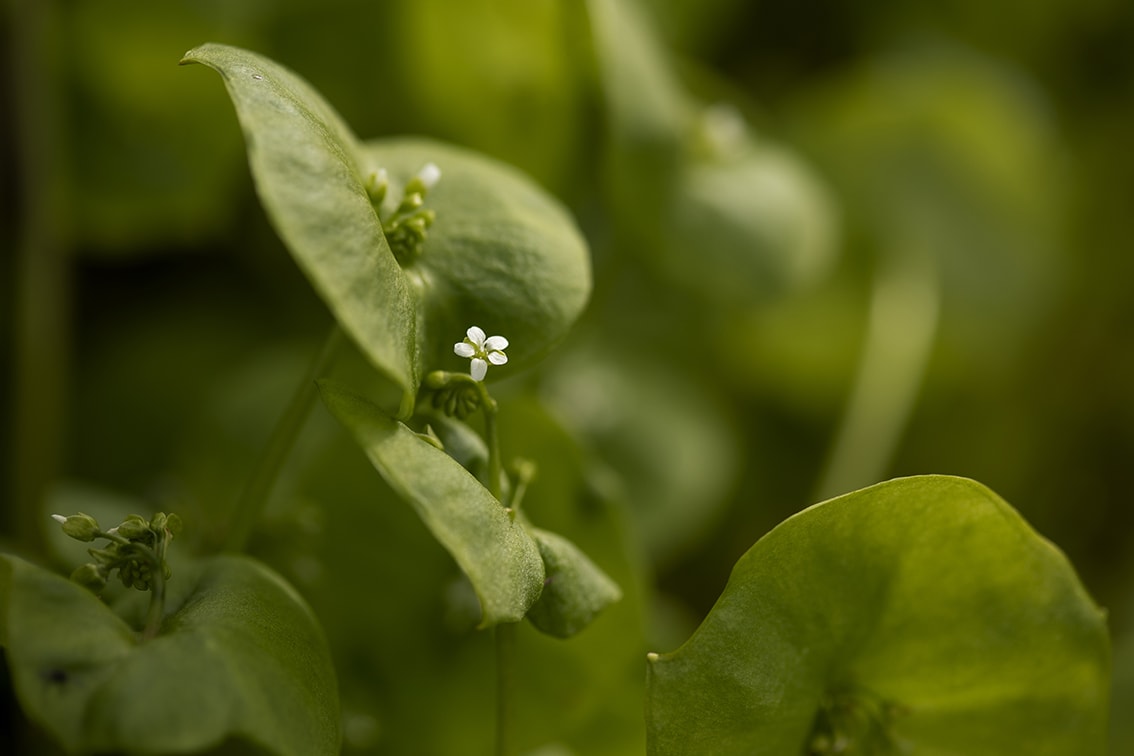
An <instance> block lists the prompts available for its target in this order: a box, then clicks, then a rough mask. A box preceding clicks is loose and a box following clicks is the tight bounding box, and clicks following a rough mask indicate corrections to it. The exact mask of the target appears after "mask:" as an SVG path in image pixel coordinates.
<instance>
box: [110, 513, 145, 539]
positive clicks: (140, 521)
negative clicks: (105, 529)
mask: <svg viewBox="0 0 1134 756" xmlns="http://www.w3.org/2000/svg"><path fill="white" fill-rule="evenodd" d="M115 531H117V533H118V535H120V536H122V537H123V538H128V539H130V540H131V541H133V540H137V539H139V538H145V537H146V535H148V534H149V533H150V524H149V523H148V522H146V520H145V518H144V517H142V516H141V515H136V514H132V515H126V519H125V520H123V521H122V524H121V525H119V526H118V527H117V528H115Z"/></svg>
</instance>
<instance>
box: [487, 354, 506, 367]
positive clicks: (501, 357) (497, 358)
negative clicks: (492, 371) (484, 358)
mask: <svg viewBox="0 0 1134 756" xmlns="http://www.w3.org/2000/svg"><path fill="white" fill-rule="evenodd" d="M488 361H489V362H491V363H492V364H493V365H503V364H504V363H505V362H507V361H508V355H506V354H504V353H503V352H489V353H488Z"/></svg>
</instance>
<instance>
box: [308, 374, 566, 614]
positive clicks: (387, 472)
mask: <svg viewBox="0 0 1134 756" xmlns="http://www.w3.org/2000/svg"><path fill="white" fill-rule="evenodd" d="M319 388H320V391H321V393H322V396H323V402H324V403H325V404H326V405H327V408H328V409H329V410H330V411H331V413H332V414H333V415H334V416H335V417H336V418H338V419H339V421H340V422H342V424H343V425H345V426H346V427H347V428H348V429H349V430H350V431H351V433H352V434H353V435H354V438H355V440H356V441H357V442H358V445H359V446H360V447H362V449H363V450H364V451H365V452H366V455H367V456H368V457H369V458H370V460H371V462H373V463H374V465H375V467H377V468H378V470H379V471H380V472H381V473H382V477H384V478H385V479H386V482H387V483H389V484H390V486H391V487H392V488H393V489H394V490H395V491H397V492H398V493H399V494H400V495H401V497H402V498H403V499H404V500H405V501H406V502H407V503H409V504H410V505H411V506H413V508H414V509H415V510H416V511H417V513H418V515H419V516H420V517H421V519H422V521H423V522H424V523H425V525H426V527H428V528H429V530H430V532H431V533H432V534H433V536H434V537H435V538H436V539H437V540H438V541H439V542H440V543H441V544H442V545H443V546H444V547H445V548H446V550H448V552H449V553H450V554H452V556H453V558H454V559H455V560H456V562H457V564H459V565H460V566H461V569H462V570H464V572H465V574H466V575H467V576H468V578H469V580H470V581H471V582H472V585H473V589H474V590H475V591H476V594H477V598H478V599H479V600H480V606H481V618H480V626H481V627H489V626H491V625H495V624H497V623H500V622H518V621H520V620H521V619H523V617H524V614H525V613H526V612H527V610H528V609H529V608H530V607H531V605H532V604H533V603H534V602H535V600H536V599H537V598H539V594H540V590H541V589H542V588H543V580H544V567H543V561H542V560H541V559H540V551H539V548H538V547H537V546H536V543H535V541H533V540H532V538H531V536H529V535H528V533H527V531H526V530H525V529H524V528H523V526H522V525H521V524H520V523H519V522H516V521H515V519H514V518H512V517H509V516H508V513H506V512H505V511H504V507H503V506H502V505H501V504H500V502H499V501H497V500H496V499H495V498H494V497H493V496H492V494H490V493H489V492H488V490H487V489H486V488H485V487H484V486H483V485H481V484H480V482H478V481H477V479H476V478H474V477H473V476H472V475H471V474H469V472H468V471H467V470H465V469H464V468H463V467H461V465H460V464H459V463H458V462H456V461H455V460H454V459H453V458H452V457H450V456H449V455H447V454H445V453H444V452H443V451H441V450H440V449H438V448H437V447H436V446H434V445H433V444H431V443H429V442H428V441H425V440H424V439H422V438H421V437H420V436H419V435H418V434H416V433H414V432H413V431H412V430H410V429H409V428H407V427H406V426H404V425H402V424H401V423H398V422H397V421H396V420H394V419H392V418H390V417H389V416H387V415H385V414H383V413H382V411H381V410H380V409H379V408H378V407H376V406H375V405H374V404H372V403H370V402H368V401H366V400H365V399H362V398H361V397H359V396H357V395H355V394H353V393H351V392H350V391H348V390H346V389H343V388H342V387H339V386H336V385H335V384H332V383H326V382H324V383H322V384H320V387H319Z"/></svg>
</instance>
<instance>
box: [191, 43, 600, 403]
mask: <svg viewBox="0 0 1134 756" xmlns="http://www.w3.org/2000/svg"><path fill="white" fill-rule="evenodd" d="M183 62H185V63H194V62H196V63H204V64H206V65H208V66H210V67H212V68H214V69H216V70H217V71H218V72H219V73H220V74H221V75H222V77H223V78H224V81H225V84H226V86H227V87H228V91H229V94H230V95H231V97H232V100H233V103H234V104H235V106H236V112H237V115H238V117H239V119H240V122H241V125H242V127H243V128H244V131H245V134H246V136H247V143H248V157H249V162H250V164H251V166H252V174H253V177H254V178H255V181H256V186H257V189H258V191H259V193H260V198H261V201H262V202H263V204H264V207H265V209H266V210H267V213H268V216H269V217H270V218H271V220H272V222H273V224H274V225H275V227H276V229H277V231H278V232H279V234H280V236H281V237H282V238H283V240H284V242H285V243H286V244H287V246H288V248H289V249H290V251H291V253H292V255H293V256H294V257H295V259H296V261H297V262H298V263H299V266H300V267H301V268H302V269H303V271H304V273H305V274H306V275H307V277H308V278H309V279H310V280H311V282H312V284H313V285H314V287H315V289H316V291H318V292H319V294H320V295H321V296H322V297H323V299H324V301H325V302H326V304H327V306H328V307H329V308H330V309H331V311H332V312H333V313H334V315H335V317H336V319H337V320H338V321H339V322H340V323H341V324H342V325H343V327H344V329H345V330H346V331H347V333H348V334H350V336H351V337H352V338H353V339H354V340H355V342H356V343H357V344H358V345H359V347H360V348H361V349H362V351H363V352H364V353H365V354H366V355H367V357H368V358H369V359H370V361H371V362H372V363H373V364H374V366H375V367H377V368H378V369H379V370H380V371H381V372H382V373H383V374H385V375H386V376H387V377H389V378H390V379H392V380H393V382H394V383H395V384H396V385H397V387H398V388H399V389H400V390H401V394H402V396H401V402H400V406H399V408H398V413H397V414H398V415H399V416H400V417H405V416H407V415H408V414H409V413H410V411H411V410H412V407H413V399H414V396H415V394H416V391H417V388H418V385H419V382H420V377H421V375H422V374H423V373H424V371H425V370H428V369H434V368H436V367H441V366H443V364H448V365H449V366H451V367H452V366H454V365H455V364H456V362H455V357H454V355H453V354H452V345H453V344H454V343H455V342H457V341H460V340H461V339H462V338H463V337H464V334H465V331H466V330H467V329H468V328H469V326H472V325H478V326H480V327H481V328H484V329H485V330H487V331H488V332H489V333H490V334H494V333H500V334H502V335H505V336H507V338H508V339H509V341H510V342H511V344H512V346H511V347H510V349H509V352H508V356H509V360H510V361H511V362H512V363H513V365H514V366H522V365H523V364H525V363H527V362H531V361H532V360H534V359H536V358H538V357H540V356H542V355H543V354H544V353H545V352H546V351H547V350H548V349H549V348H550V347H551V346H553V345H554V344H555V343H556V342H558V341H559V340H560V339H561V338H563V336H564V335H565V334H566V332H567V330H568V328H569V327H570V326H571V324H572V323H573V322H574V321H575V319H576V318H577V317H578V316H579V313H580V312H581V311H582V309H583V307H584V306H585V305H586V302H587V299H588V297H589V295H590V288H591V271H590V259H589V256H588V251H587V246H586V243H585V241H584V240H583V238H582V236H581V235H580V233H579V231H578V229H577V228H576V227H575V224H574V222H573V221H572V220H571V218H570V216H569V215H568V214H567V212H566V211H565V210H564V208H563V207H562V206H561V205H560V204H559V203H557V202H556V201H555V200H554V199H552V198H551V197H550V196H548V195H547V194H546V193H545V192H543V191H542V190H541V189H540V188H539V187H537V186H536V185H535V184H534V183H533V182H532V181H531V180H530V179H528V178H527V177H525V176H523V175H522V174H520V173H519V172H518V171H516V170H514V169H512V168H509V167H507V166H505V165H503V164H501V163H498V162H496V161H493V160H490V159H488V158H485V157H481V156H479V155H476V154H474V153H472V152H469V151H467V150H462V149H459V148H456V147H451V146H447V145H444V144H441V143H439V142H430V141H426V140H413V139H399V140H387V141H381V142H374V143H371V144H368V145H365V146H364V145H360V144H359V143H358V141H357V140H356V139H355V137H354V135H353V134H352V133H351V131H350V129H349V128H348V127H347V126H346V124H344V123H343V122H342V120H341V119H340V118H339V116H338V115H337V114H336V112H335V111H334V110H333V109H332V108H331V106H330V105H328V104H327V103H326V102H325V101H324V100H323V98H322V97H320V96H319V94H318V93H317V92H316V91H315V90H314V89H312V88H311V86H310V85H309V84H307V83H306V82H305V81H303V80H302V79H300V78H299V77H297V76H296V75H295V74H293V73H291V72H290V71H288V70H287V69H285V68H283V67H282V66H280V65H278V64H276V63H274V62H272V61H270V60H267V59H265V58H263V57H260V56H258V55H255V54H253V53H249V52H246V51H243V50H239V49H236V48H232V47H226V46H223V45H216V44H207V45H202V46H201V47H198V48H196V49H194V50H191V51H190V52H188V53H186V55H185V59H184V60H183ZM430 162H432V163H434V164H436V165H437V166H439V167H440V170H441V180H440V183H438V184H437V186H435V187H434V188H433V189H431V190H430V191H429V194H428V197H427V199H426V207H427V208H428V209H429V210H431V211H433V212H434V213H435V214H436V220H435V221H434V223H433V225H432V227H431V228H430V229H429V232H428V238H427V240H426V241H425V243H424V245H423V247H422V250H421V255H420V257H416V258H414V259H408V258H407V259H404V260H403V263H404V266H405V267H404V268H403V266H402V264H400V263H399V261H398V259H397V258H396V257H395V255H394V253H393V251H392V250H391V248H390V245H389V243H388V242H387V240H386V237H385V235H384V234H383V231H382V224H381V221H380V220H379V215H378V213H377V212H375V208H374V206H373V203H372V201H371V198H370V196H369V194H368V193H367V190H366V183H365V182H366V181H368V180H369V177H370V176H372V175H377V173H378V171H379V170H380V169H384V170H386V171H387V173H388V174H389V176H390V178H391V182H390V189H389V191H388V192H387V195H386V205H385V206H384V209H382V210H381V211H382V212H383V213H384V214H388V213H391V212H393V210H394V208H395V206H396V203H397V202H398V201H400V200H401V198H402V194H403V188H404V186H405V184H406V182H407V181H408V180H409V179H410V178H411V177H412V176H413V175H414V174H416V173H417V172H418V171H419V170H420V169H421V168H422V166H423V165H425V164H426V163H430ZM493 375H495V371H494V373H493Z"/></svg>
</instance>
